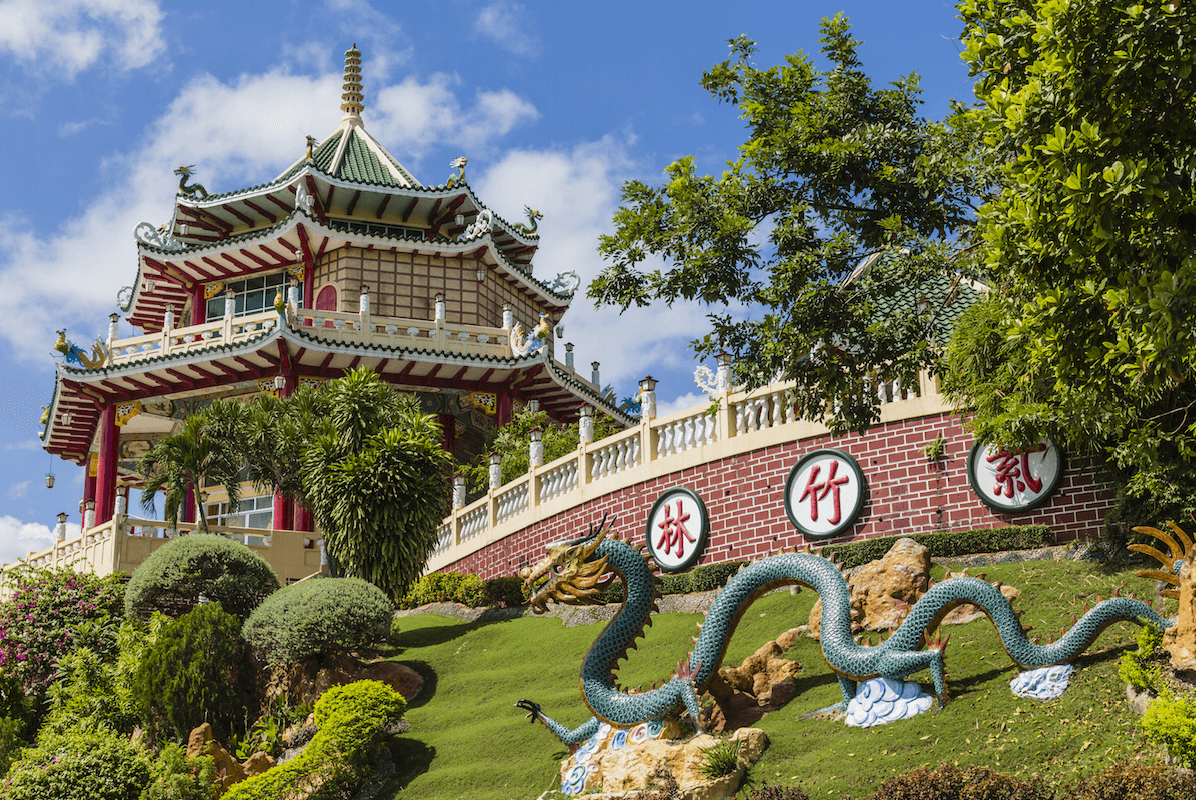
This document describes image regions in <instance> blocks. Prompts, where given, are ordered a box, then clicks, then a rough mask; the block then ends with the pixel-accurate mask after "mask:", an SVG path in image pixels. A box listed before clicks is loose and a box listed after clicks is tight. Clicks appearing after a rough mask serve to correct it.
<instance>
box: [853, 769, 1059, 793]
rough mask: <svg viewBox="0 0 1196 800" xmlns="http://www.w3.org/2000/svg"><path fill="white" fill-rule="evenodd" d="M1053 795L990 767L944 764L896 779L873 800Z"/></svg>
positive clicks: (1037, 784) (1035, 781) (1030, 780)
mask: <svg viewBox="0 0 1196 800" xmlns="http://www.w3.org/2000/svg"><path fill="white" fill-rule="evenodd" d="M1053 796H1054V792H1053V791H1052V790H1051V789H1050V788H1048V787H1047V785H1046V784H1045V783H1043V782H1042V781H1041V780H1040V779H1038V778H1028V779H1025V780H1022V779H1020V778H1015V777H1013V776H1012V775H1005V774H1003V773H1000V772H994V771H993V770H991V769H989V768H988V767H981V766H971V767H968V768H967V769H960V768H959V767H958V766H957V765H955V764H943V765H941V766H939V767H937V768H936V769H930V768H928V767H923V768H922V769H919V770H914V771H913V772H907V773H905V774H904V775H896V776H894V777H892V778H889V779H888V780H886V781H885V782H884V783H882V784H881V786H880V789H878V790H877V792H876V794H874V795H872V800H1050V798H1052V797H1053Z"/></svg>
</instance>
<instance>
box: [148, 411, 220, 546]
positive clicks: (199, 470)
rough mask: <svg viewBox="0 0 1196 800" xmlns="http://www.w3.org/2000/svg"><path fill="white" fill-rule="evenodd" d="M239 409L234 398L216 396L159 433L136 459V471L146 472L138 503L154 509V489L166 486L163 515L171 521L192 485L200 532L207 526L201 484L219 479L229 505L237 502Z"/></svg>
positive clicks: (204, 494)
mask: <svg viewBox="0 0 1196 800" xmlns="http://www.w3.org/2000/svg"><path fill="white" fill-rule="evenodd" d="M242 414H243V411H242V406H241V404H240V403H238V402H237V401H236V400H214V401H213V402H211V403H210V404H208V405H207V406H205V407H204V408H203V409H202V410H201V411H200V412H199V413H197V414H192V415H191V416H189V417H187V419H185V420H183V426H182V428H180V429H179V432H178V433H173V434H171V435H169V436H163V437H162V438H161V439H157V440H156V441H155V442H154V445H153V447H151V448H150V449H149V450H148V451H147V452H146V454H145V455H143V456H142V457H141V460H140V461H138V462H137V471H138V472H139V473H140V474H141V475H142V476H143V477H144V478H145V485H144V486H143V487H142V493H141V506H142V508H144V509H145V510H146V511H151V512H152V511H153V509H154V500H155V498H156V497H157V494H158V491H159V490H161V489H165V490H166V501H165V515H166V519H167V520H168V521H170V522H171V523H172V524H173V523H175V522H177V521H178V515H179V511H180V509H182V507H183V504H184V503H185V502H186V499H187V491H188V490H191V491H192V492H193V493H194V495H193V496H194V497H195V502H196V507H197V508H198V510H199V531H200V532H201V533H207V532H208V518H207V513H206V511H205V509H206V507H207V503H206V500H205V498H206V497H207V493H206V492H205V490H204V487H206V486H208V485H209V484H220V485H221V486H222V487H223V488H224V491H225V492H226V493H227V494H228V500H229V504H230V506H231V507H232V508H236V506H237V499H238V497H239V492H240V475H239V472H240V469H241V454H240V449H239V448H238V445H237V441H238V437H237V432H238V430H239V428H240V425H241V416H242Z"/></svg>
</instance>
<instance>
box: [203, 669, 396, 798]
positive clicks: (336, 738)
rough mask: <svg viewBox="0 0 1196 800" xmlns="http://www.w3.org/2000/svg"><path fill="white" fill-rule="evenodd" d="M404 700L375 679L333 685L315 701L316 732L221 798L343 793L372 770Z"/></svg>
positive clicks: (348, 790)
mask: <svg viewBox="0 0 1196 800" xmlns="http://www.w3.org/2000/svg"><path fill="white" fill-rule="evenodd" d="M406 709H407V702H406V701H405V700H404V699H403V697H402V696H401V695H400V694H399V693H398V692H396V691H395V690H394V689H392V688H390V687H389V686H387V685H386V684H384V683H382V682H380V681H358V682H356V683H350V684H346V685H344V686H336V687H333V688H332V689H329V690H328V691H327V692H325V693H324V694H323V696H321V697H320V699H319V700H318V701H316V725H317V726H318V727H319V729H320V730H319V732H318V733H317V734H316V735H315V738H313V739H312V740H311V742H310V743H309V744H308V745H307V747H306V748H305V749H304V750H303V752H302V753H300V754H299V755H298V756H296V757H295V758H293V759H291V760H290V761H288V762H286V763H285V764H281V765H279V766H277V767H274V768H273V769H270V770H267V771H266V772H265V773H263V774H261V775H258V776H256V777H253V778H249V779H248V780H245V781H242V782H241V783H238V784H235V785H233V786H232V787H231V788H230V789H229V790H228V791H227V792H226V793H225V794H224V795H223V800H282V799H283V798H287V797H294V796H296V795H297V794H298V790H299V789H300V788H303V789H304V790H307V791H310V790H311V789H313V788H314V789H315V791H314V793H312V794H311V800H324V799H325V798H334V797H337V798H339V797H348V796H349V795H350V794H351V793H352V791H353V790H354V789H356V787H358V786H360V785H361V784H362V783H363V782H364V781H365V779H366V778H367V777H369V774H370V772H371V771H372V768H373V764H374V763H375V760H376V759H377V757H378V751H379V748H380V747H381V746H382V740H383V734H384V730H383V729H384V727H385V726H386V723H387V722H389V721H390V720H392V719H398V718H399V717H401V716H403V712H404V711H405V710H406Z"/></svg>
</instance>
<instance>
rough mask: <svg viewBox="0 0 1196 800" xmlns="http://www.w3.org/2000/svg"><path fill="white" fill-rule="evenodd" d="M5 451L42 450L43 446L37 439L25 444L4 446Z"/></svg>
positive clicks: (10, 443)
mask: <svg viewBox="0 0 1196 800" xmlns="http://www.w3.org/2000/svg"><path fill="white" fill-rule="evenodd" d="M4 449H5V450H41V449H42V445H41V442H39V441H38V440H37V439H26V440H25V441H23V442H9V443H8V444H6V445H4Z"/></svg>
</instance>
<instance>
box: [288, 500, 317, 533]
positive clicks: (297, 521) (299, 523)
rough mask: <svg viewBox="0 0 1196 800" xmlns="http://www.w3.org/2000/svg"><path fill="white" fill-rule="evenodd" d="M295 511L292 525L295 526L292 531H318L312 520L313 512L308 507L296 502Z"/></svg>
mask: <svg viewBox="0 0 1196 800" xmlns="http://www.w3.org/2000/svg"><path fill="white" fill-rule="evenodd" d="M293 509H294V516H293V517H292V520H293V521H292V522H291V524H292V525H294V528H292V530H296V531H306V532H308V533H311V532H312V531H314V530H315V529H316V526H315V525H314V524H313V521H312V518H311V511H309V510H308V508H307V506H305V505H303V504H302V503H300V502H299V501H298V500H295V501H294V507H293Z"/></svg>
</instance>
